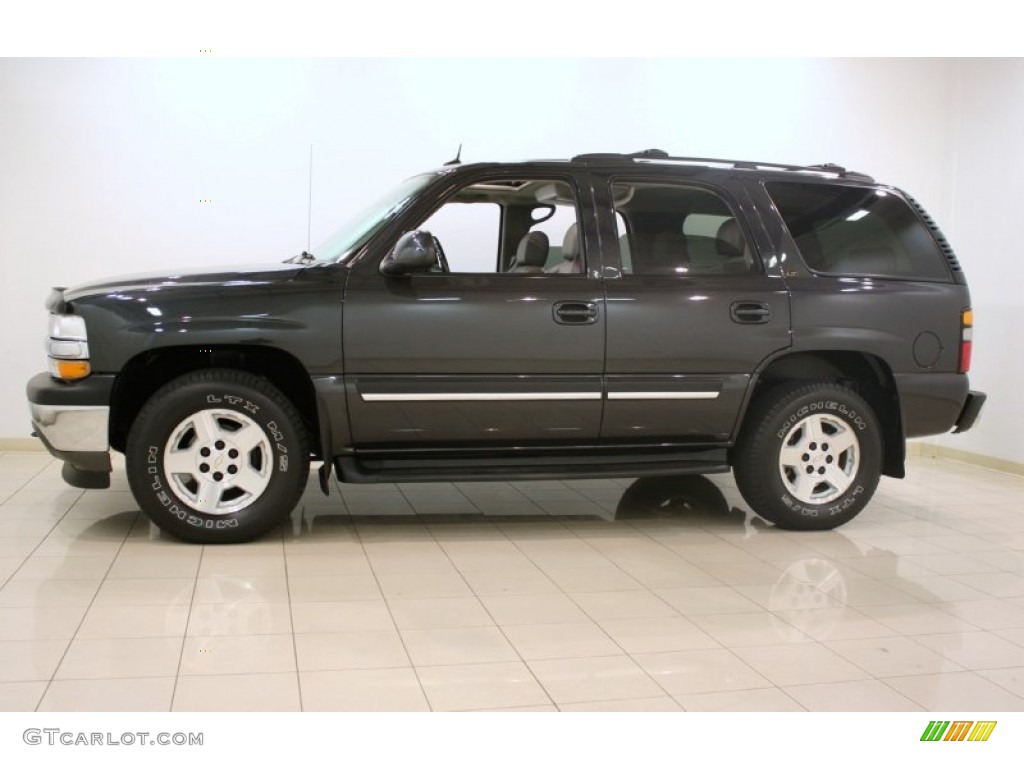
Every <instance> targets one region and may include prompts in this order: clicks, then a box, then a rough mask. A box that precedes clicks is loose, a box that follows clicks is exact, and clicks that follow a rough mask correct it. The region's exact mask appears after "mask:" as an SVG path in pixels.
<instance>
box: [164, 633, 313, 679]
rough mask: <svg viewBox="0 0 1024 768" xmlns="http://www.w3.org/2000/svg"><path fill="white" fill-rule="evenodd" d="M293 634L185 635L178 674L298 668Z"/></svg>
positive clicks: (265, 671)
mask: <svg viewBox="0 0 1024 768" xmlns="http://www.w3.org/2000/svg"><path fill="white" fill-rule="evenodd" d="M295 670H296V666H295V645H294V641H293V639H292V636H291V635H205V636H189V637H186V638H185V645H184V647H183V648H182V651H181V667H180V669H179V671H178V674H179V675H235V674H267V673H273V672H295Z"/></svg>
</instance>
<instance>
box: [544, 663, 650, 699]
mask: <svg viewBox="0 0 1024 768" xmlns="http://www.w3.org/2000/svg"><path fill="white" fill-rule="evenodd" d="M528 666H529V667H530V669H531V670H532V671H533V673H534V674H535V675H536V676H537V680H538V681H539V682H540V684H541V685H542V686H543V687H544V689H545V690H546V691H547V693H548V695H549V696H550V697H551V699H552V701H554V702H555V703H556V704H559V705H561V704H571V703H573V702H585V701H607V700H613V699H641V698H650V697H655V696H660V695H663V694H664V691H663V690H662V689H661V688H660V687H659V686H658V685H657V683H655V682H654V681H653V680H652V679H651V678H650V677H649V676H648V675H647V673H646V672H644V670H643V669H642V668H641V667H639V666H638V665H637V664H636V662H635V661H633V660H632V659H631V658H629V657H628V656H624V655H616V656H600V657H593V658H581V659H549V660H543V661H530V662H528Z"/></svg>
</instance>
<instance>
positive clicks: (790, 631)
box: [693, 611, 811, 648]
mask: <svg viewBox="0 0 1024 768" xmlns="http://www.w3.org/2000/svg"><path fill="white" fill-rule="evenodd" d="M693 622H694V624H696V625H697V626H698V627H700V628H701V629H702V630H704V631H705V632H707V633H708V634H709V635H711V637H713V638H715V640H717V641H718V642H720V643H721V644H722V645H724V646H725V647H726V648H736V647H739V646H745V645H778V644H780V643H809V642H811V638H810V637H808V636H807V635H805V634H804V633H803V632H800V631H799V630H798V629H796V628H795V627H794V626H792V625H791V624H789V623H787V622H785V621H783V620H782V619H781V618H779V617H778V616H776V615H775V614H773V613H769V612H768V611H758V612H756V613H719V614H711V615H708V616H694V617H693Z"/></svg>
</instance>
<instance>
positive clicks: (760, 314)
mask: <svg viewBox="0 0 1024 768" xmlns="http://www.w3.org/2000/svg"><path fill="white" fill-rule="evenodd" d="M729 316H730V317H731V318H732V320H733V322H734V323H748V324H749V323H767V322H768V321H769V320H771V319H772V308H771V306H769V304H768V303H767V302H764V301H734V302H733V303H732V306H731V307H729Z"/></svg>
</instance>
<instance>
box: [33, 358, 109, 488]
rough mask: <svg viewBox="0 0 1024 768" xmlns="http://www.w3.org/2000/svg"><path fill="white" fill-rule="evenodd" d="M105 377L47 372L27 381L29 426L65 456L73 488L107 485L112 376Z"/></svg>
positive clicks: (52, 450)
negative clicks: (83, 378) (61, 378)
mask: <svg viewBox="0 0 1024 768" xmlns="http://www.w3.org/2000/svg"><path fill="white" fill-rule="evenodd" d="M106 378H107V377H97V380H96V381H92V382H89V384H87V385H86V382H81V383H80V384H72V385H69V384H61V383H60V382H57V381H54V380H53V379H52V378H50V376H49V375H48V374H46V373H40V374H38V375H36V376H34V377H33V378H32V379H31V380H29V383H28V386H27V387H26V395H27V397H28V407H29V413H30V415H31V419H32V429H33V431H34V433H35V434H36V435H37V436H38V437H39V439H40V440H42V442H43V445H45V446H46V450H48V451H49V452H50V453H51V454H52V455H53V456H55V457H56V458H58V459H61V460H63V461H64V470H63V473H62V475H63V477H64V480H65V481H66V482H67V483H68V484H70V485H73V486H75V487H77V488H106V487H108V486H109V485H110V477H109V476H110V471H111V466H110V438H109V424H110V406H109V405H108V403H109V394H110V382H109V381H105V380H104V379H106Z"/></svg>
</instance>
